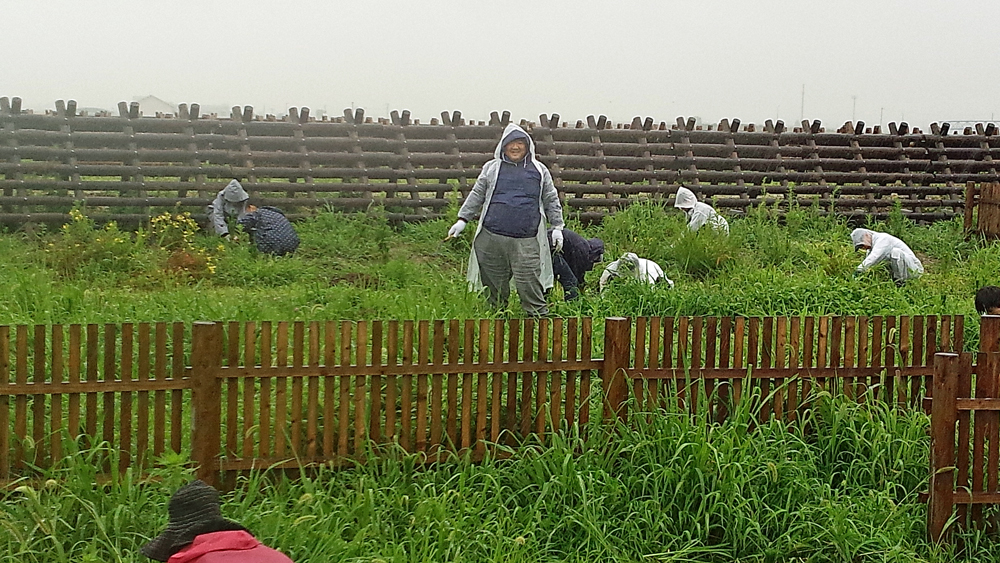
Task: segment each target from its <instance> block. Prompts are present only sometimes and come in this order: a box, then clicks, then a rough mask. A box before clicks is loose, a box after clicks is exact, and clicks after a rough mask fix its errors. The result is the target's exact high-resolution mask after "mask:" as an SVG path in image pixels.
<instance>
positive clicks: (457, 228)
mask: <svg viewBox="0 0 1000 563" xmlns="http://www.w3.org/2000/svg"><path fill="white" fill-rule="evenodd" d="M463 230H465V219H459V220H458V221H455V224H454V225H452V226H451V228H450V229H448V238H455V237H457V236H458V235H460V234H462V231H463Z"/></svg>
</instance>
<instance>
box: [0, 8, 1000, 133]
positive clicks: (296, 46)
mask: <svg viewBox="0 0 1000 563" xmlns="http://www.w3.org/2000/svg"><path fill="white" fill-rule="evenodd" d="M0 10H2V13H3V20H4V24H3V26H2V33H0V96H7V97H14V96H20V97H21V98H22V99H23V107H25V108H32V109H35V110H36V111H41V110H44V109H47V108H53V107H55V100H57V99H65V100H69V99H75V100H77V103H78V105H79V106H80V107H101V108H107V109H113V108H115V107H116V106H117V103H118V102H119V101H132V100H136V99H139V98H141V97H144V96H146V95H155V96H157V97H159V98H161V99H163V100H166V101H169V102H171V103H174V104H177V103H182V102H186V103H189V104H190V103H195V102H196V103H200V104H201V105H202V106H203V107H204V106H222V107H230V106H233V105H240V106H243V105H252V106H254V108H255V110H256V112H257V113H276V114H279V115H281V114H285V113H286V112H287V110H288V108H289V107H290V106H296V107H303V106H307V107H309V108H311V109H312V110H313V115H316V114H317V113H318V112H319V111H321V110H326V111H327V112H328V113H330V114H332V115H341V114H342V112H343V109H344V108H345V107H352V106H357V107H363V108H365V110H366V113H367V115H369V116H387V115H388V111H387V109H388V110H391V109H398V110H403V109H409V110H410V111H411V112H412V115H413V117H415V118H420V119H421V120H422V121H424V122H426V121H427V120H429V118H431V117H435V116H438V115H439V114H440V113H441V111H443V110H448V111H451V110H456V109H458V110H461V111H462V112H463V114H464V115H465V116H466V117H467V118H472V119H489V113H490V112H491V111H494V110H495V111H502V110H509V111H510V112H511V113H512V115H513V117H514V119H515V120H518V119H521V118H526V119H529V120H534V119H536V118H537V116H538V114H540V113H546V114H550V113H559V114H560V115H561V116H562V118H563V120H566V121H570V122H575V121H576V120H577V119H585V118H586V117H587V115H590V114H593V115H600V114H605V115H607V116H608V117H610V118H611V119H612V120H614V121H629V120H631V119H632V117H634V116H637V115H639V116H643V117H645V116H651V117H653V118H654V119H656V120H657V121H667V122H673V121H674V119H675V118H676V117H677V116H685V117H687V116H698V117H701V118H702V119H703V120H704V121H706V122H711V123H714V122H717V121H718V120H720V119H721V118H723V117H725V118H730V119H732V118H739V119H741V120H742V121H743V123H751V122H754V123H761V122H763V121H764V120H765V119H768V118H771V119H775V118H780V119H783V120H785V122H786V123H797V122H798V121H799V120H800V119H801V118H802V117H805V118H807V119H810V120H812V119H820V120H822V121H823V123H824V124H825V125H828V126H830V125H832V126H839V125H840V124H842V123H843V122H844V121H847V120H849V119H852V118H856V119H860V120H864V121H865V122H867V123H869V124H877V123H879V122H880V120H881V122H882V123H888V122H889V121H897V122H898V121H904V120H905V121H907V122H908V123H910V124H911V125H913V126H917V127H922V128H926V127H927V126H928V125H929V124H930V123H931V122H933V121H943V120H990V119H998V118H1000V95H998V94H1000V86H998V85H1000V72H998V71H1000V33H998V22H1000V2H998V1H997V0H952V1H938V0H840V1H835V0H827V1H824V2H815V1H811V0H754V1H751V0H742V1H741V0H716V1H712V0H691V1H684V0H659V1H653V0H648V1H630V0H614V1H606V2H598V1H594V0H575V1H561V0H560V1H545V0H527V1H523V0H505V1H503V2H485V1H477V0H464V1H447V0H432V1H419V0H356V1H350V2H346V1H336V0H282V1H280V2H279V1H276V0H257V1H252V0H250V1H247V0H240V1H237V0H199V1H195V0H160V1H155V2H154V1H148V0H129V1H123V0H103V1H90V0H2V2H0ZM803 87H804V92H805V94H804V96H803ZM803 99H804V104H803Z"/></svg>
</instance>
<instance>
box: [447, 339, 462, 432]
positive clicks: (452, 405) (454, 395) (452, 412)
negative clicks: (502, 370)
mask: <svg viewBox="0 0 1000 563" xmlns="http://www.w3.org/2000/svg"><path fill="white" fill-rule="evenodd" d="M460 327H461V325H460V324H459V321H458V319H451V320H449V321H448V338H447V341H448V363H449V364H457V363H458V362H459V360H460V358H459V352H458V345H459V343H460V342H461V341H462V333H461V332H460V330H459V329H460ZM447 387H448V392H447V395H448V400H447V405H448V406H447V410H448V414H447V425H446V428H445V434H446V435H447V436H448V445H450V446H452V447H454V446H457V445H459V444H461V443H462V442H461V440H462V437H461V435H459V432H458V425H459V410H458V408H459V407H458V401H459V392H458V374H457V373H449V374H448V385H447ZM449 449H452V448H449Z"/></svg>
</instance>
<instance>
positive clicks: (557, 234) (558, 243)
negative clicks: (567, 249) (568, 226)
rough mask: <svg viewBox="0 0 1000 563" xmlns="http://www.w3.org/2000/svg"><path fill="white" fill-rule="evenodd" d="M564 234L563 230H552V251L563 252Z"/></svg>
mask: <svg viewBox="0 0 1000 563" xmlns="http://www.w3.org/2000/svg"><path fill="white" fill-rule="evenodd" d="M562 247H563V234H562V229H552V249H553V250H555V251H556V252H560V251H562Z"/></svg>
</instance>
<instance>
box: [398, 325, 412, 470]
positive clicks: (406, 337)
mask: <svg viewBox="0 0 1000 563" xmlns="http://www.w3.org/2000/svg"><path fill="white" fill-rule="evenodd" d="M402 365H404V366H409V365H413V321H409V320H407V321H403V363H402ZM400 385H401V387H402V389H401V392H400V395H402V397H401V403H400V405H401V406H400V415H399V422H400V431H399V444H400V445H401V446H402V447H403V449H404V450H405V451H408V452H409V451H413V449H412V448H413V376H412V375H410V374H408V373H407V374H405V375H403V376H402V377H401V378H400Z"/></svg>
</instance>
